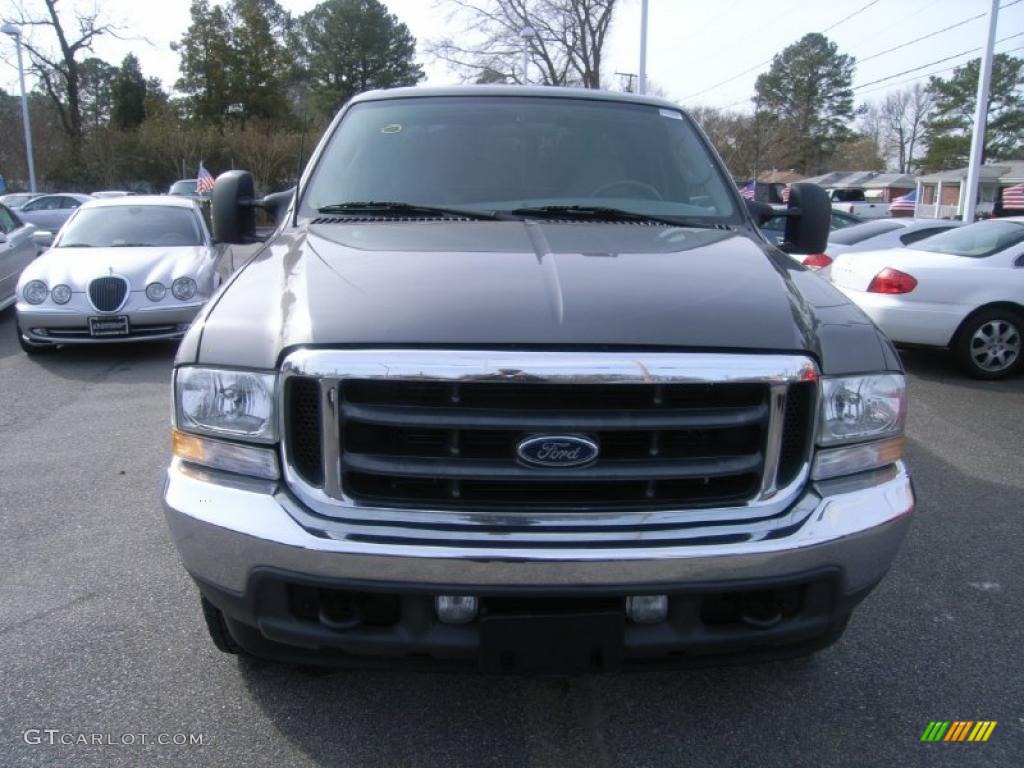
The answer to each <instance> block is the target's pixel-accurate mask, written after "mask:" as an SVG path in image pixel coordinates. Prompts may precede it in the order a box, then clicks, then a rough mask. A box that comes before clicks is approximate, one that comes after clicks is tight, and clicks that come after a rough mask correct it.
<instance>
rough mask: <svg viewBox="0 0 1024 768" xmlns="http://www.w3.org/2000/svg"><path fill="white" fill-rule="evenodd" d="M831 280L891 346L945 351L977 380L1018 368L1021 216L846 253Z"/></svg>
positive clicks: (1023, 271) (1023, 253) (1023, 325)
mask: <svg viewBox="0 0 1024 768" xmlns="http://www.w3.org/2000/svg"><path fill="white" fill-rule="evenodd" d="M831 279H832V283H833V284H834V285H835V286H836V287H837V288H839V289H840V290H841V291H842V292H843V293H845V294H846V295H847V296H848V297H849V298H850V299H852V300H853V301H854V302H856V303H857V305H858V306H860V308H861V309H863V310H864V311H865V312H866V313H867V314H868V315H869V316H870V317H871V319H872V320H874V321H875V323H876V324H877V325H878V326H879V327H880V328H881V329H882V330H883V331H884V332H885V333H886V334H887V335H888V336H889V338H890V339H892V340H893V341H894V342H895V343H897V344H909V345H923V346H929V347H945V348H949V349H952V350H953V352H954V353H955V355H956V357H957V361H958V362H959V363H960V365H961V367H963V369H964V370H965V371H966V372H967V373H968V374H969V375H971V376H974V377H976V378H980V379H999V378H1004V377H1006V376H1009V375H1011V374H1013V373H1014V372H1016V371H1019V370H1020V369H1021V365H1022V363H1024V356H1022V353H1024V350H1022V338H1024V217H1013V218H1006V219H991V220H989V221H979V222H977V223H974V224H968V225H966V226H962V227H959V228H956V229H951V230H949V231H947V232H943V233H942V234H938V235H934V236H932V237H929V238H928V239H926V240H922V241H920V242H918V243H915V244H914V245H913V246H911V247H909V248H896V249H890V250H884V251H872V252H864V253H860V252H858V253H846V254H843V255H841V256H839V258H837V259H836V260H835V262H834V263H833V264H832V275H831Z"/></svg>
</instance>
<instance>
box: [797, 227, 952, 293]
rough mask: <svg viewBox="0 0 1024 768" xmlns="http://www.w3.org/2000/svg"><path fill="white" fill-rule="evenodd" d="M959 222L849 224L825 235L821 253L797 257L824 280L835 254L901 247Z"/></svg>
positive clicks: (948, 228) (945, 229)
mask: <svg viewBox="0 0 1024 768" xmlns="http://www.w3.org/2000/svg"><path fill="white" fill-rule="evenodd" d="M962 224H963V222H960V221H943V220H941V219H875V220H874V221H865V222H863V223H861V224H853V225H852V226H849V227H845V228H843V229H841V230H839V231H834V232H832V233H831V234H829V236H828V245H827V246H826V247H825V253H815V254H811V255H810V256H804V257H801V258H800V262H801V263H802V264H803V265H804V266H805V267H809V268H811V269H816V270H818V274H819V275H821V277H823V278H824V279H826V280H828V276H829V272H830V271H831V267H832V262H833V261H835V259H836V257H837V256H840V255H842V254H844V253H853V252H857V251H880V250H882V249H883V248H903V247H907V246H910V245H912V244H914V243H917V242H920V241H921V240H925V239H927V238H929V237H931V236H932V235H937V234H939V233H941V232H946V231H947V230H950V229H953V228H954V227H959V226H962Z"/></svg>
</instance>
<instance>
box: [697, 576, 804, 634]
mask: <svg viewBox="0 0 1024 768" xmlns="http://www.w3.org/2000/svg"><path fill="white" fill-rule="evenodd" d="M803 593H804V587H803V586H795V587H784V588H781V589H766V590H756V591H750V592H722V593H718V594H712V595H708V596H707V597H705V598H704V601H703V604H702V606H701V621H703V622H704V623H705V624H709V625H712V626H718V625H727V624H742V625H744V626H747V627H750V628H752V629H761V630H765V629H771V628H772V627H776V626H778V625H779V624H780V623H782V621H784V620H785V619H786V618H788V617H790V616H794V615H795V614H796V613H798V612H799V610H800V607H801V605H802V603H803Z"/></svg>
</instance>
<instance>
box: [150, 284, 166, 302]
mask: <svg viewBox="0 0 1024 768" xmlns="http://www.w3.org/2000/svg"><path fill="white" fill-rule="evenodd" d="M166 295H167V287H166V286H165V285H164V284H163V283H150V284H149V285H147V286H146V298H147V299H149V300H150V301H162V300H163V298H164V296H166Z"/></svg>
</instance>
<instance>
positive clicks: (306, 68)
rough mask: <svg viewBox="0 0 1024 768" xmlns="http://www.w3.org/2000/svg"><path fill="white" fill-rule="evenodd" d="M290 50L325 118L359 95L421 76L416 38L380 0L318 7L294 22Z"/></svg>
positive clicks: (333, 1) (341, 0) (334, 0)
mask: <svg viewBox="0 0 1024 768" xmlns="http://www.w3.org/2000/svg"><path fill="white" fill-rule="evenodd" d="M293 47H294V48H295V50H297V51H299V52H300V54H301V59H300V62H299V68H298V77H299V78H301V80H303V81H304V84H305V85H306V86H307V87H308V88H309V89H310V91H311V92H312V94H313V98H314V101H315V102H316V106H317V108H318V109H319V111H320V112H321V113H322V114H323V115H325V116H331V115H333V114H334V113H335V112H336V111H337V110H338V108H339V107H341V105H342V104H344V103H345V102H346V101H348V100H349V99H350V98H351V97H352V96H354V95H355V94H357V93H359V92H361V91H365V90H368V89H371V88H393V87H396V86H402V85H415V84H416V83H418V82H419V81H420V80H422V79H423V77H424V75H423V70H422V68H421V67H420V65H419V64H417V63H416V61H415V54H416V40H415V38H414V37H413V36H412V34H411V33H410V32H409V29H408V27H406V26H405V24H402V23H401V22H400V21H398V19H397V17H395V15H394V14H391V13H388V10H387V8H386V7H385V6H384V4H383V3H381V2H380V1H379V0H326V1H325V2H322V3H320V4H319V5H317V6H316V7H315V8H313V10H311V11H309V12H308V13H306V14H304V15H303V16H301V17H300V18H299V21H298V25H297V29H296V33H295V36H294V45H293Z"/></svg>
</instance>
